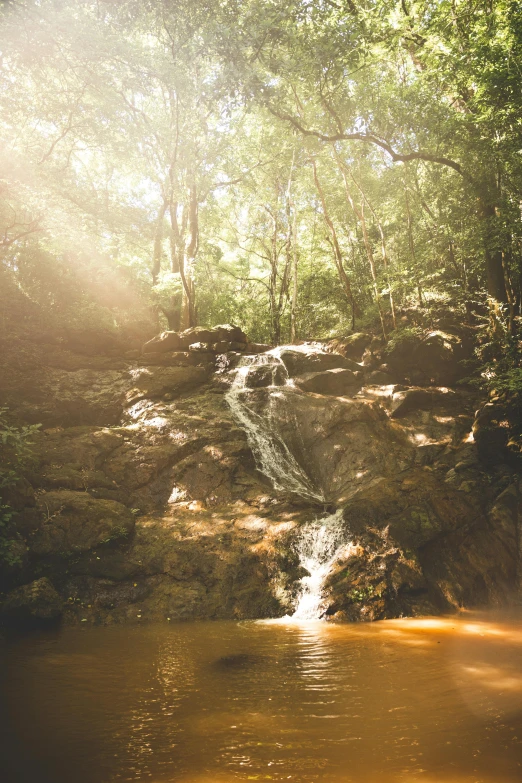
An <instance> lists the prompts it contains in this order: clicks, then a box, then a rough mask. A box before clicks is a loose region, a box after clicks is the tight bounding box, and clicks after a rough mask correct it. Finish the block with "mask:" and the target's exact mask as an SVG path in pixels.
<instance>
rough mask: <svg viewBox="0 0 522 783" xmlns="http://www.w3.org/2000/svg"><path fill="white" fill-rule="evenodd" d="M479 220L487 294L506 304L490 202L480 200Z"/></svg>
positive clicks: (493, 207)
mask: <svg viewBox="0 0 522 783" xmlns="http://www.w3.org/2000/svg"><path fill="white" fill-rule="evenodd" d="M479 212H480V218H481V221H482V222H483V236H484V260H485V264H486V280H487V287H488V294H489V296H490V297H491V299H494V300H495V301H496V302H500V303H501V304H508V295H507V290H506V280H505V276H504V264H503V259H502V250H501V249H500V248H498V247H496V241H495V240H496V237H495V220H496V216H497V211H496V208H495V206H494V205H493V204H491V203H490V202H486V201H485V200H483V199H481V200H480V209H479Z"/></svg>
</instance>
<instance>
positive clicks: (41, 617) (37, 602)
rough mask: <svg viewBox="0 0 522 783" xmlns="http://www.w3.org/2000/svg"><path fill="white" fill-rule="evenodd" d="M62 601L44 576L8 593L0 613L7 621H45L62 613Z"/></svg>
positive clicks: (53, 618)
mask: <svg viewBox="0 0 522 783" xmlns="http://www.w3.org/2000/svg"><path fill="white" fill-rule="evenodd" d="M62 607H63V601H62V599H61V597H60V596H59V594H58V593H57V592H56V590H55V589H54V587H53V585H52V584H51V582H50V581H49V579H47V578H46V577H42V578H41V579H37V580H36V581H34V582H31V583H30V584H28V585H22V587H17V588H16V590H12V591H11V592H10V593H8V595H7V597H6V599H5V601H4V602H3V604H2V606H1V607H0V615H1V617H2V619H3V620H4V621H7V622H22V623H24V622H26V623H27V622H29V623H30V622H45V621H49V620H55V619H56V618H58V617H59V616H60V615H61V613H62Z"/></svg>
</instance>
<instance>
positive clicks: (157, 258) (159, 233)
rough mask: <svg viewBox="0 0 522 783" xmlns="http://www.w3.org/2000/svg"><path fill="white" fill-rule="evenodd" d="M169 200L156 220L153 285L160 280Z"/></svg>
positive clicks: (163, 205) (165, 201)
mask: <svg viewBox="0 0 522 783" xmlns="http://www.w3.org/2000/svg"><path fill="white" fill-rule="evenodd" d="M167 206H168V202H167V200H166V199H165V200H164V201H163V204H162V206H161V208H160V211H159V212H158V219H157V221H156V229H155V231H154V249H153V251H152V270H151V271H152V285H156V283H157V282H158V276H159V273H160V271H161V256H162V250H163V248H162V242H163V222H164V220H165V213H166V211H167Z"/></svg>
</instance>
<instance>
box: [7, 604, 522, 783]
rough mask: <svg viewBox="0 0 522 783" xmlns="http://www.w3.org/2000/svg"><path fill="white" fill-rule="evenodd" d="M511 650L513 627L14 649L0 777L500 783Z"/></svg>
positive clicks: (183, 636) (238, 633) (86, 782)
mask: <svg viewBox="0 0 522 783" xmlns="http://www.w3.org/2000/svg"><path fill="white" fill-rule="evenodd" d="M521 652H522V625H521V623H520V621H519V620H518V619H516V618H515V619H513V618H495V619H493V617H492V616H489V617H485V616H482V617H479V616H471V615H463V616H462V617H460V618H454V617H452V618H420V619H407V620H392V621H386V622H382V623H375V624H367V625H350V626H346V625H332V624H327V623H320V622H307V623H297V622H295V621H293V622H259V623H256V622H247V623H232V622H216V623H187V624H183V625H170V624H169V625H166V626H148V627H141V628H120V627H113V628H100V629H89V630H88V631H84V630H67V631H64V632H63V633H61V634H57V635H54V636H53V635H49V634H47V635H46V634H42V635H40V636H38V637H26V638H21V639H12V640H10V642H9V643H8V644H7V645H6V646H5V649H4V650H3V653H2V655H3V660H2V663H1V671H2V672H3V681H2V685H1V687H2V691H3V704H4V706H5V708H6V711H5V712H4V715H3V720H4V725H3V727H2V728H3V731H2V738H3V739H2V740H1V741H0V742H1V745H2V747H1V750H2V755H3V758H2V764H3V766H2V768H3V769H7V770H8V773H7V775H8V776H7V778H6V783H22V781H23V783H71V781H75V783H110V781H138V780H147V781H152V783H210V781H212V783H233V782H234V783H237V781H247V780H273V781H283V780H291V781H294V783H319V782H320V781H322V782H323V783H376V781H379V783H406V782H407V783H417V781H419V783H420V781H422V783H476V782H477V781H480V783H514V781H520V779H522V657H521ZM6 712H7V713H8V717H9V720H7V718H6Z"/></svg>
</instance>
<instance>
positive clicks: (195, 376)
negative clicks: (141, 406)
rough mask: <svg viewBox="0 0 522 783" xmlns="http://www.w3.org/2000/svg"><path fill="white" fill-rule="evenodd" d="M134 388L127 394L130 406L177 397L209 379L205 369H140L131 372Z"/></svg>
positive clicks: (188, 367)
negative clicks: (141, 401)
mask: <svg viewBox="0 0 522 783" xmlns="http://www.w3.org/2000/svg"><path fill="white" fill-rule="evenodd" d="M131 376H132V381H133V388H132V389H130V390H129V391H128V392H127V395H126V400H127V404H128V405H134V404H135V403H136V402H139V400H143V399H155V398H158V397H162V396H163V395H164V394H171V395H172V396H176V395H178V394H180V393H181V392H183V391H186V390H187V389H193V388H194V387H195V386H198V385H199V384H201V383H204V382H205V381H206V380H207V377H208V370H207V369H206V368H205V367H190V366H187V367H139V368H138V369H136V370H132V371H131Z"/></svg>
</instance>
